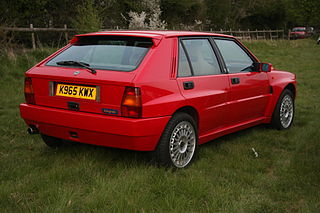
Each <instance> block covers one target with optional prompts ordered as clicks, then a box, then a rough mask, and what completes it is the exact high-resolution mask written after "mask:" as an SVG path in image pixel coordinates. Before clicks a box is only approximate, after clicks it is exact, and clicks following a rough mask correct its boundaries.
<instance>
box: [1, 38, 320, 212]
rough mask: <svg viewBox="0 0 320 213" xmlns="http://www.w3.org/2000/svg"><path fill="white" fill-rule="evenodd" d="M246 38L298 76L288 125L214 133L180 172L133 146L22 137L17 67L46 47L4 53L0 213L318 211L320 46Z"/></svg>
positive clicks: (252, 46)
mask: <svg viewBox="0 0 320 213" xmlns="http://www.w3.org/2000/svg"><path fill="white" fill-rule="evenodd" d="M245 43H246V45H247V46H248V47H249V48H250V49H251V50H252V51H253V52H254V53H255V54H256V55H257V56H258V57H259V58H260V59H261V60H262V61H264V62H271V63H273V64H274V65H275V67H277V68H279V69H283V70H288V71H291V72H293V73H296V74H297V79H298V97H297V100H296V117H295V121H294V124H293V126H292V128H291V129H290V130H288V131H277V130H273V129H271V128H268V127H265V126H257V127H253V128H250V129H247V130H244V131H241V132H238V133H234V134H231V135H228V136H225V137H222V138H219V139H217V140H214V141H212V142H210V143H207V144H205V145H203V146H201V147H200V150H199V158H198V160H197V161H196V162H195V163H194V164H193V165H192V166H191V167H189V168H188V169H185V170H178V171H171V170H168V169H165V168H158V167H155V166H153V165H151V164H150V163H148V157H147V155H146V154H144V153H140V152H133V151H127V150H118V149H110V148H104V147H96V146H89V145H76V146H66V147H63V148H61V149H50V148H48V147H46V146H45V145H44V144H43V142H42V141H41V139H40V137H39V136H29V135H27V134H26V126H25V124H24V122H23V120H22V119H21V118H20V116H19V109H18V106H19V103H21V102H23V101H24V98H23V91H22V90H23V75H24V71H25V70H27V69H28V68H29V67H31V66H32V65H34V64H35V63H36V62H38V61H40V60H41V59H42V58H44V57H45V56H47V55H48V54H49V53H50V52H52V51H53V50H42V51H40V50H39V51H32V52H21V53H19V54H7V53H2V55H1V56H0V64H1V68H0V211H1V212H50V213H51V212H319V209H320V178H319V176H320V145H319V144H320V139H319V138H320V131H319V129H320V122H319V118H320V109H319V102H320V98H319V94H320V88H319V81H320V77H319V76H320V73H319V70H320V46H317V45H316V44H315V42H314V41H312V40H297V41H272V42H271V41H258V42H257V41H255V42H245ZM251 148H254V149H255V150H256V151H257V152H258V153H259V157H258V158H256V157H255V156H254V153H253V152H252V150H251Z"/></svg>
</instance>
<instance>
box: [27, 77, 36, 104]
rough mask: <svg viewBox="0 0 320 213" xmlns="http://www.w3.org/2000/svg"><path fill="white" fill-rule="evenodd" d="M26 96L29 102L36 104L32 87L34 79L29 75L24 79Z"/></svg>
mask: <svg viewBox="0 0 320 213" xmlns="http://www.w3.org/2000/svg"><path fill="white" fill-rule="evenodd" d="M24 96H25V98H26V102H27V104H36V101H35V98H34V92H33V88H32V80H31V78H29V77H26V78H25V79H24Z"/></svg>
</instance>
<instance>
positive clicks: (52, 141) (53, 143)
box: [41, 134, 63, 148]
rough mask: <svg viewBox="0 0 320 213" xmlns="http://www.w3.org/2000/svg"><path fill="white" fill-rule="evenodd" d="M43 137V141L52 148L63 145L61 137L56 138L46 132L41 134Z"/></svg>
mask: <svg viewBox="0 0 320 213" xmlns="http://www.w3.org/2000/svg"><path fill="white" fill-rule="evenodd" d="M41 138H42V140H43V142H44V143H45V144H46V145H47V146H49V147H51V148H56V147H60V146H62V145H63V141H62V139H59V138H55V137H52V136H49V135H44V134H41Z"/></svg>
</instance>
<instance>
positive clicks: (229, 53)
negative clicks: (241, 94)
mask: <svg viewBox="0 0 320 213" xmlns="http://www.w3.org/2000/svg"><path fill="white" fill-rule="evenodd" d="M215 42H216V44H217V46H218V48H219V50H220V52H221V54H222V57H223V59H224V61H225V63H226V66H227V68H228V72H229V73H237V72H241V71H252V70H251V66H252V63H253V60H252V59H251V58H250V57H249V56H248V54H247V53H246V52H245V51H244V50H243V49H242V48H241V47H240V46H239V45H238V44H237V43H236V42H235V41H231V40H222V39H215Z"/></svg>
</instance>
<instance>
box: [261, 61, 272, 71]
mask: <svg viewBox="0 0 320 213" xmlns="http://www.w3.org/2000/svg"><path fill="white" fill-rule="evenodd" d="M260 70H261V71H262V72H271V70H272V64H270V63H260Z"/></svg>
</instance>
